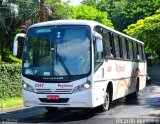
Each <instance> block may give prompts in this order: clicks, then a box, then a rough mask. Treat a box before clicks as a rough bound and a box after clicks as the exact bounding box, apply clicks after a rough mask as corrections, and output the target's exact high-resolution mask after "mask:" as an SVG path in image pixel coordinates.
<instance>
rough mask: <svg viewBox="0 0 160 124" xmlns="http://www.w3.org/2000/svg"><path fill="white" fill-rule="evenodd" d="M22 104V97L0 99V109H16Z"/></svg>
mask: <svg viewBox="0 0 160 124" xmlns="http://www.w3.org/2000/svg"><path fill="white" fill-rule="evenodd" d="M22 104H23V99H22V97H14V98H7V99H0V109H2V108H8V107H16V106H20V105H22Z"/></svg>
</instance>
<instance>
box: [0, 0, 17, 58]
mask: <svg viewBox="0 0 160 124" xmlns="http://www.w3.org/2000/svg"><path fill="white" fill-rule="evenodd" d="M17 14H18V12H17V6H16V5H15V4H13V3H9V2H8V1H4V0H3V1H1V2H0V25H1V26H0V53H1V56H2V60H3V61H7V60H6V59H7V58H5V56H6V55H5V54H6V53H8V52H9V49H11V44H10V42H11V41H13V39H12V38H11V37H12V35H13V33H14V32H15V28H16V27H17V25H19V23H20V22H19V21H17V19H16V16H17ZM7 48H8V49H7Z"/></svg>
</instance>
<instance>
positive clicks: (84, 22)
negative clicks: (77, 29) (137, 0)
mask: <svg viewBox="0 0 160 124" xmlns="http://www.w3.org/2000/svg"><path fill="white" fill-rule="evenodd" d="M51 25H88V26H90V27H91V29H93V28H94V27H95V26H101V27H104V28H105V29H107V30H109V31H111V32H114V33H116V34H119V35H121V36H124V37H126V38H128V39H131V40H133V41H136V42H139V43H141V44H144V43H143V42H142V41H139V40H137V39H135V38H133V37H130V36H128V35H126V34H124V33H121V32H119V31H116V30H114V29H112V28H110V27H107V26H105V25H103V24H101V23H99V22H96V21H92V20H55V21H47V22H41V23H37V24H33V25H32V26H31V27H30V28H32V27H41V26H51Z"/></svg>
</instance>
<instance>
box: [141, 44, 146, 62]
mask: <svg viewBox="0 0 160 124" xmlns="http://www.w3.org/2000/svg"><path fill="white" fill-rule="evenodd" d="M141 47H142V57H143V58H142V59H143V60H144V61H145V60H146V57H145V52H144V46H143V45H141Z"/></svg>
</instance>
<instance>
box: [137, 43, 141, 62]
mask: <svg viewBox="0 0 160 124" xmlns="http://www.w3.org/2000/svg"><path fill="white" fill-rule="evenodd" d="M136 60H140V55H139V46H138V43H136Z"/></svg>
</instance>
